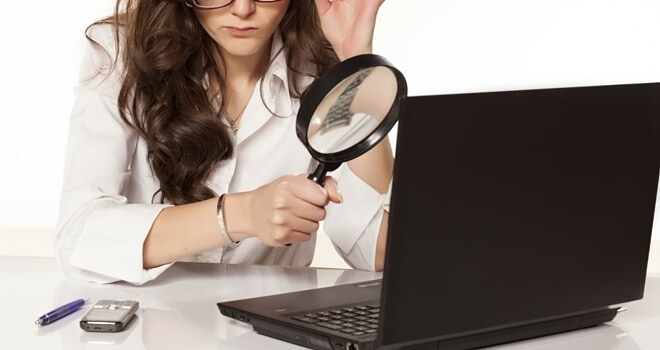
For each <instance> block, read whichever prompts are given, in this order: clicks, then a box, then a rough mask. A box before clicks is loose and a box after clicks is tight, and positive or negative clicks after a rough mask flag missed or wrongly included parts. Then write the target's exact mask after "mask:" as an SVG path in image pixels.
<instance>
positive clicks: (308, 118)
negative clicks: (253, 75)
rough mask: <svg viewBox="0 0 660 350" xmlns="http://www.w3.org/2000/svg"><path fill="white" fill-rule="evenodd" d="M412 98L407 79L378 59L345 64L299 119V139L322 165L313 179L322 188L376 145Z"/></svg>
mask: <svg viewBox="0 0 660 350" xmlns="http://www.w3.org/2000/svg"><path fill="white" fill-rule="evenodd" d="M407 93H408V88H407V85H406V80H405V78H404V77H403V74H401V72H400V71H399V70H398V69H396V68H395V67H394V66H392V64H391V63H390V62H389V61H387V59H385V58H384V57H382V56H378V55H374V54H366V55H360V56H355V57H352V58H349V59H347V60H345V61H342V62H340V63H338V64H337V65H335V66H334V67H332V68H331V69H329V70H328V71H326V72H325V73H324V74H323V75H322V76H321V77H320V78H318V79H317V80H315V81H314V82H313V83H312V85H310V87H309V89H308V90H307V92H306V93H305V95H304V96H303V97H302V99H301V101H300V110H299V111H298V116H297V119H296V134H297V135H298V139H300V141H301V142H302V143H303V144H304V145H305V147H307V150H308V151H309V152H310V154H311V155H312V157H313V158H314V159H315V160H316V161H317V162H318V165H317V167H316V169H315V170H314V172H313V173H311V174H310V175H309V176H308V178H309V179H311V180H313V181H315V182H316V183H318V184H320V185H323V183H324V181H325V174H326V173H327V172H328V171H332V170H335V169H337V168H338V167H339V165H341V163H343V162H346V161H349V160H351V159H354V158H357V157H358V156H360V155H362V154H363V153H365V152H367V151H368V150H370V149H371V148H373V147H374V146H375V145H377V144H378V142H380V140H382V139H383V138H384V137H385V136H387V133H388V132H389V131H390V130H391V129H392V127H393V126H394V124H396V122H397V120H398V117H399V108H400V106H401V101H403V99H404V98H405V97H406V95H407Z"/></svg>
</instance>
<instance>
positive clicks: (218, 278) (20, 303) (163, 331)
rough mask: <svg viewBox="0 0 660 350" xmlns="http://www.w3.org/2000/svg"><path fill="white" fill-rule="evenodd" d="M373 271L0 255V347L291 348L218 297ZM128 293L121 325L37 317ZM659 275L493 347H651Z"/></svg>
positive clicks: (343, 279)
mask: <svg viewBox="0 0 660 350" xmlns="http://www.w3.org/2000/svg"><path fill="white" fill-rule="evenodd" d="M378 277H380V274H378V273H372V272H364V271H352V270H337V269H312V268H308V269H299V268H280V267H263V266H247V265H243V266H241V265H216V264H177V265H175V266H173V267H172V268H171V269H170V270H168V271H167V272H165V274H163V275H162V276H160V278H159V279H157V280H156V281H152V282H151V283H149V284H147V285H144V286H140V287H136V286H131V285H127V284H121V283H119V284H111V285H96V284H91V283H83V282H77V281H71V280H67V279H66V278H64V276H63V275H62V273H61V272H60V270H59V267H58V266H57V264H56V262H55V260H54V259H52V258H25V257H0V280H1V281H2V287H1V288H0V296H1V298H0V308H1V309H0V310H2V312H1V313H0V317H2V318H1V319H0V349H11V350H17V349H47V350H59V349H66V350H74V349H115V348H121V349H127V350H131V349H153V350H169V349H172V350H181V349H191V350H198V349H201V350H204V349H274V350H277V349H282V350H284V349H301V348H299V347H296V346H294V345H291V344H288V343H285V342H281V341H278V340H274V339H271V338H268V337H265V336H262V335H259V334H257V333H255V332H254V331H252V328H251V327H250V326H249V325H245V324H241V323H239V322H237V321H233V320H230V319H228V318H225V317H224V316H222V315H220V312H219V311H218V309H217V307H216V305H215V303H216V302H217V301H220V300H229V299H238V298H243V297H249V296H258V295H266V294H274V293H280V292H286V291H292V290H300V289H307V288H314V287H325V286H330V285H334V284H339V283H350V282H357V281H363V280H369V279H374V278H378ZM81 297H82V298H88V299H90V301H91V302H95V301H97V300H99V299H134V300H138V301H139V302H140V304H141V308H140V311H139V312H138V314H137V315H138V317H137V318H136V319H135V320H133V322H131V324H130V325H129V327H128V328H127V329H126V330H125V331H123V332H121V333H87V332H85V331H83V330H82V329H80V328H79V326H78V321H79V320H80V318H81V317H82V314H83V313H84V312H85V311H86V310H87V309H88V307H86V308H85V309H83V310H80V311H78V312H77V313H75V314H73V315H71V316H68V317H66V318H64V319H62V320H59V321H57V322H55V323H53V324H51V325H48V326H44V327H37V326H36V325H35V324H34V320H35V319H36V318H37V317H39V316H40V315H41V314H43V313H44V312H46V311H49V310H51V309H53V308H54V307H56V306H59V305H61V304H64V303H66V302H69V301H71V300H74V299H77V298H81ZM659 334H660V275H658V274H655V275H649V278H648V281H647V286H646V294H645V297H644V299H643V300H642V301H637V302H633V303H630V304H629V305H628V311H626V312H623V313H621V314H619V315H618V316H617V317H616V318H615V320H614V321H612V322H610V323H609V324H606V325H602V326H598V327H594V328H590V329H584V330H580V331H575V332H570V333H564V334H559V335H554V336H548V337H543V338H538V339H534V340H529V341H522V342H516V343H511V344H506V345H502V346H498V347H494V348H493V349H526V350H527V349H562V350H571V349H576V350H577V349H580V350H596V349H597V350H606V349H616V350H633V349H643V350H647V349H648V350H655V349H660V335H659Z"/></svg>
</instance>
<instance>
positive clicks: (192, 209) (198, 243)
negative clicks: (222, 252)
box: [142, 197, 224, 269]
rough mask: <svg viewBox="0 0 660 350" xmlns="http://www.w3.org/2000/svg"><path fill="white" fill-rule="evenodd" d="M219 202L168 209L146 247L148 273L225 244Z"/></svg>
mask: <svg viewBox="0 0 660 350" xmlns="http://www.w3.org/2000/svg"><path fill="white" fill-rule="evenodd" d="M217 203H218V198H217V197H216V198H211V199H207V200H204V201H201V202H197V203H191V204H185V205H178V206H173V207H168V208H165V209H163V210H162V211H161V213H160V214H159V215H158V217H157V218H156V220H155V221H154V224H153V226H152V227H151V230H150V231H149V234H148V235H147V238H146V240H145V241H144V245H143V255H142V256H143V258H142V259H143V260H142V261H143V266H144V268H145V269H148V268H152V267H156V266H160V265H163V264H167V263H170V262H173V261H176V260H178V259H181V258H183V257H186V256H190V255H193V254H197V253H201V252H204V251H207V250H210V249H213V248H216V247H219V246H221V245H223V244H224V242H223V240H222V236H221V235H220V233H219V229H218V221H217V209H216V208H217Z"/></svg>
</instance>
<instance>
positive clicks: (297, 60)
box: [86, 0, 338, 204]
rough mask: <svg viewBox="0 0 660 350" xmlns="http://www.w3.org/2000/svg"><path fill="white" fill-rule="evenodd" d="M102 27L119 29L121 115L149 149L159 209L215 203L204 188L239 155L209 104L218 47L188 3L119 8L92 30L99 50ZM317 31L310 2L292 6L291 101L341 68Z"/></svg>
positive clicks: (286, 37)
mask: <svg viewBox="0 0 660 350" xmlns="http://www.w3.org/2000/svg"><path fill="white" fill-rule="evenodd" d="M101 24H110V25H112V26H113V27H114V31H115V40H116V44H117V45H116V47H117V52H115V53H114V54H115V55H114V57H121V58H122V61H121V63H122V64H123V67H124V70H123V71H122V72H121V77H122V85H121V90H120V92H119V97H118V101H117V102H118V107H119V113H120V116H121V118H122V119H123V120H124V121H125V122H126V123H127V124H129V125H130V126H131V127H132V128H133V129H135V131H136V132H137V133H138V135H139V136H140V137H142V138H143V139H144V140H145V141H146V143H147V147H148V161H149V164H150V166H151V169H152V171H153V173H154V175H155V176H156V177H157V178H158V180H159V182H160V190H159V192H160V194H161V197H160V202H161V203H163V202H170V203H172V204H184V203H191V202H197V201H200V200H204V199H208V198H211V197H213V196H215V195H216V193H215V192H213V190H211V189H210V188H209V187H208V186H206V185H205V184H204V182H205V181H206V179H207V178H208V177H209V175H210V174H211V172H212V171H213V169H214V167H215V166H217V164H218V163H219V162H221V161H222V160H225V159H227V158H229V157H231V155H232V152H233V151H234V147H233V144H232V141H231V140H232V138H231V137H230V135H229V132H230V131H229V130H228V128H227V127H225V125H224V124H223V123H222V122H221V118H220V116H221V115H222V114H223V112H224V110H225V107H226V102H225V101H224V99H222V100H223V103H222V105H221V106H220V109H219V110H218V109H217V108H215V107H214V104H213V102H212V101H211V98H212V96H213V95H214V94H211V93H209V91H207V89H208V84H207V83H206V82H207V81H208V78H209V77H212V78H213V79H215V81H218V82H219V83H220V87H221V90H220V93H221V94H223V93H224V84H223V82H224V80H223V74H221V72H222V70H223V67H218V64H217V59H216V58H217V57H218V54H217V52H216V44H215V42H214V41H213V40H212V39H211V37H210V36H209V35H208V34H207V33H206V32H205V31H204V29H203V28H202V27H201V25H200V24H199V22H198V20H197V18H196V17H195V15H194V13H193V11H192V10H191V9H190V8H189V7H188V6H186V4H185V0H117V3H116V5H115V11H114V14H113V15H112V16H109V17H107V18H104V19H102V20H99V21H97V22H95V23H92V24H91V25H90V26H89V27H88V28H87V31H86V35H87V38H88V39H89V40H90V41H91V42H92V44H94V45H97V46H98V44H97V43H96V42H95V41H94V40H93V38H92V37H91V35H90V30H91V28H92V27H94V26H96V25H101ZM320 28H321V27H320V24H319V19H318V14H317V11H316V6H315V4H314V1H313V0H291V2H290V4H289V8H288V10H287V13H286V14H285V16H284V18H283V19H282V22H281V23H280V27H279V29H280V33H281V34H282V38H283V41H284V48H285V53H286V58H287V64H288V70H289V85H290V91H291V95H292V97H296V98H298V97H300V96H301V95H302V94H303V92H304V91H303V89H304V86H301V81H302V79H301V78H302V77H303V76H306V75H307V76H312V77H318V76H319V75H321V74H322V73H323V72H325V71H326V70H327V69H328V68H329V67H331V66H332V65H334V64H335V63H337V62H338V58H337V56H336V54H335V53H334V51H333V49H332V47H331V45H330V44H329V43H328V41H327V39H326V38H325V36H324V34H323V32H322V31H321V29H320ZM99 49H102V48H100V47H99ZM117 64H118V62H117V61H116V60H115V61H114V62H113V64H112V67H111V68H112V69H114V68H115V67H116V66H117ZM306 67H314V68H313V70H312V71H310V70H309V69H307V68H306ZM156 195H157V193H155V194H154V198H156Z"/></svg>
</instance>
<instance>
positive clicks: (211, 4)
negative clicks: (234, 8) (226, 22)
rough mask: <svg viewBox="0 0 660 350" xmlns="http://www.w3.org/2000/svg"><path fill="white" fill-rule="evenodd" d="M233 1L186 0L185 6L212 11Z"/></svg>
mask: <svg viewBox="0 0 660 350" xmlns="http://www.w3.org/2000/svg"><path fill="white" fill-rule="evenodd" d="M254 1H256V2H278V1H281V0H254ZM233 2H234V0H186V5H188V6H190V7H193V8H196V9H200V10H214V9H219V8H221V7H226V6H229V5H231V4H232V3H233Z"/></svg>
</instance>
